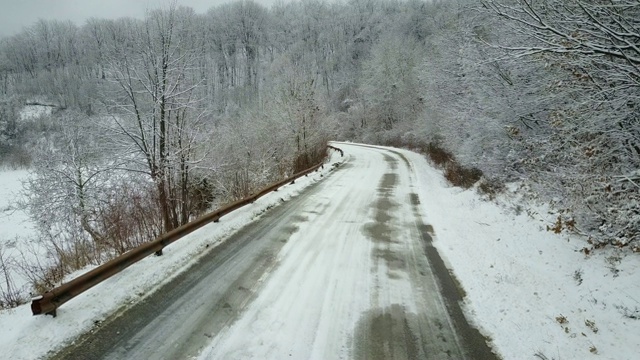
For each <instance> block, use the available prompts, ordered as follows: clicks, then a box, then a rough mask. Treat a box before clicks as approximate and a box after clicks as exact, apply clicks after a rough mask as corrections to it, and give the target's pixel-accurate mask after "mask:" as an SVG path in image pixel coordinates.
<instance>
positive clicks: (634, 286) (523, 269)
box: [396, 150, 640, 360]
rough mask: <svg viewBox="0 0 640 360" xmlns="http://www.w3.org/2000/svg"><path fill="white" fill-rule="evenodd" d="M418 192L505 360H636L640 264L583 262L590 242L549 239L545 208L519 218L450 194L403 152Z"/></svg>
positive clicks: (611, 255)
mask: <svg viewBox="0 0 640 360" xmlns="http://www.w3.org/2000/svg"><path fill="white" fill-rule="evenodd" d="M396 151H401V152H402V153H403V154H404V155H405V157H407V158H408V159H409V160H410V161H411V163H412V164H413V167H414V169H415V172H416V176H417V177H418V183H419V184H420V189H419V196H420V200H421V205H422V209H423V217H424V219H423V220H424V221H425V223H427V224H431V225H433V228H434V232H435V237H434V241H435V245H436V247H437V249H438V251H439V252H440V254H441V256H442V257H443V258H444V259H445V261H447V262H448V267H449V268H450V269H453V273H454V274H455V275H456V277H457V278H458V280H459V281H460V282H461V284H462V286H463V287H464V289H465V290H466V293H467V297H466V301H465V308H466V309H465V310H466V313H467V315H468V316H467V317H468V318H469V319H470V321H473V322H475V323H476V325H477V326H479V327H480V328H481V329H482V331H483V333H484V334H485V335H487V336H489V337H490V338H491V339H492V340H493V344H494V347H495V348H497V350H498V351H499V353H500V354H501V355H502V356H503V357H504V358H505V359H533V358H541V359H586V358H594V359H595V358H597V359H629V360H631V359H637V358H638V354H640V283H639V282H638V271H639V270H640V257H638V256H635V255H633V254H629V252H628V251H627V252H626V254H625V253H622V252H618V251H616V250H614V249H605V250H600V251H596V252H595V253H592V254H591V255H590V256H588V257H585V255H584V253H581V252H580V250H581V249H582V248H583V247H584V246H585V241H584V240H583V239H579V238H577V237H575V236H570V235H567V234H561V235H557V234H554V233H552V232H548V231H547V230H546V226H547V225H552V221H553V218H554V217H553V215H552V214H549V213H548V212H547V211H546V210H545V208H544V207H542V206H540V207H538V208H534V209H530V210H529V211H521V210H520V207H518V206H517V204H515V203H514V202H513V201H512V199H513V197H514V196H513V195H514V194H513V193H511V194H505V195H504V196H502V197H501V198H499V199H498V201H497V202H489V201H484V200H482V199H481V198H480V196H479V195H478V193H477V192H476V191H475V190H473V189H471V190H462V189H459V188H452V187H450V186H449V185H448V184H447V183H446V182H445V180H444V179H443V176H442V173H441V171H439V170H435V169H434V168H432V167H431V166H429V164H428V163H427V161H426V160H425V158H424V157H422V156H421V155H419V154H416V153H412V152H409V151H404V150H396Z"/></svg>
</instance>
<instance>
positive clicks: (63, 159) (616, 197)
mask: <svg viewBox="0 0 640 360" xmlns="http://www.w3.org/2000/svg"><path fill="white" fill-rule="evenodd" d="M32 103H39V104H45V105H50V106H52V107H53V108H54V111H53V113H52V115H50V116H40V117H29V118H21V117H20V116H19V114H20V112H21V109H23V107H24V106H25V104H32ZM639 109H640V2H639V1H637V0H619V1H607V0H588V1H587V0H583V1H561V0H541V1H531V0H483V1H472V0H450V1H432V2H426V1H419V0H409V1H387V0H349V1H345V2H332V3H328V2H323V1H316V0H304V1H298V2H291V3H278V4H276V5H273V6H272V7H270V8H267V7H264V6H262V5H260V4H258V3H255V2H253V1H236V2H231V3H229V4H226V5H222V6H219V7H214V8H212V9H210V10H209V12H207V13H206V14H196V13H195V12H194V11H193V10H192V9H190V8H185V7H180V6H176V5H173V6H169V7H167V8H164V9H156V10H150V11H149V12H148V14H147V16H146V17H145V18H144V19H142V20H139V19H130V18H124V19H118V20H104V19H91V20H89V21H87V22H86V23H85V24H83V25H81V26H76V25H74V24H73V23H70V22H63V21H52V20H40V21H38V22H37V23H35V24H32V25H30V26H28V27H26V28H25V29H24V31H22V32H21V33H19V34H17V35H15V36H12V37H9V38H4V39H0V157H1V159H2V163H3V165H5V166H13V167H28V168H30V169H32V172H33V176H32V178H31V180H30V181H29V183H28V184H26V185H27V186H26V189H27V190H28V194H29V198H28V199H27V201H26V202H25V204H24V205H25V206H27V208H28V209H29V211H30V213H31V214H32V215H33V219H34V221H35V222H36V224H37V226H38V231H39V233H40V239H39V240H38V241H40V242H42V244H41V245H42V246H44V247H45V248H46V249H48V252H49V255H50V257H49V258H48V259H49V260H47V261H45V260H44V259H43V261H42V262H41V264H37V265H29V266H33V268H31V270H34V269H39V270H44V269H45V268H48V266H49V264H50V262H51V261H54V263H55V265H56V266H55V267H54V268H52V269H53V270H49V273H47V275H46V276H41V278H37V276H35V275H33V279H32V280H33V282H34V283H36V284H39V285H40V286H41V287H44V288H46V287H49V286H51V285H53V283H54V282H55V281H59V280H60V278H61V276H62V275H63V274H64V273H67V272H69V271H72V270H75V269H78V268H82V267H83V266H85V265H87V264H96V263H100V262H102V261H104V260H105V259H107V258H109V257H112V256H114V255H117V254H119V253H122V252H124V251H127V250H128V249H129V248H131V247H132V246H135V245H137V244H139V243H141V242H143V241H147V240H149V239H151V238H153V237H155V236H157V235H158V234H160V233H162V232H164V231H167V230H170V229H172V228H175V227H177V226H179V225H181V224H184V223H186V222H187V221H189V219H191V218H193V216H196V215H198V214H200V213H202V212H203V211H205V210H206V209H208V208H210V207H211V206H215V205H217V204H220V203H224V202H227V201H229V200H232V199H234V198H238V197H242V196H244V195H247V194H249V193H251V192H252V191H254V190H255V189H256V188H259V187H260V186H263V185H264V184H267V183H270V182H273V181H275V180H278V179H281V178H282V177H284V176H286V175H288V174H291V173H293V172H295V171H297V170H300V169H303V168H306V167H308V166H310V165H312V164H314V163H317V162H318V161H320V159H322V158H323V156H324V155H325V145H326V143H327V141H328V140H330V139H338V140H352V141H362V142H368V143H376V144H389V145H396V146H405V147H410V148H414V149H420V150H423V151H425V152H427V153H431V154H432V155H434V154H436V155H437V154H440V155H441V156H444V157H446V158H447V159H448V160H450V161H448V162H447V163H446V164H445V171H446V170H447V169H449V168H448V167H449V166H450V164H449V163H451V164H454V165H455V166H458V167H461V168H464V169H471V170H472V171H470V173H471V174H472V175H473V176H474V177H479V176H480V175H481V174H482V175H483V176H482V178H481V180H480V184H481V185H480V188H482V189H484V191H485V192H494V191H499V189H500V187H501V185H502V184H504V183H507V182H519V183H521V184H523V188H522V191H529V192H531V194H535V196H539V197H540V199H542V200H544V201H550V202H552V203H553V204H554V206H555V207H556V209H559V210H560V211H561V214H562V215H561V216H560V217H559V219H558V223H557V224H556V226H555V227H554V230H556V231H560V230H563V229H567V230H572V231H576V232H579V233H582V234H584V235H585V236H588V237H589V239H590V240H589V241H590V242H591V243H592V244H594V245H598V246H599V244H614V245H618V246H626V245H631V246H630V248H633V247H634V246H637V245H638V243H640V241H639V240H638V238H639V237H640V235H638V231H639V229H640V206H639V201H640V193H639V190H640V170H639V169H640V120H639V116H640V110H639ZM436 158H437V156H436ZM436 162H439V161H437V159H436ZM449 170H450V169H449ZM462 176H464V173H463V175H462ZM474 180H475V179H474ZM472 183H473V182H472ZM23 266H24V267H28V266H26V265H23ZM31 273H32V274H35V273H36V271H31ZM40 273H46V272H40Z"/></svg>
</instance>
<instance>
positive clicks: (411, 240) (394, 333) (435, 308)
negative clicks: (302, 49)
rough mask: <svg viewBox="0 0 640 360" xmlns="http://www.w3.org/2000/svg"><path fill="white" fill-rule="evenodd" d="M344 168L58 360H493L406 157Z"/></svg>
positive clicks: (352, 158) (356, 161)
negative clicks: (435, 241) (426, 219)
mask: <svg viewBox="0 0 640 360" xmlns="http://www.w3.org/2000/svg"><path fill="white" fill-rule="evenodd" d="M340 146H341V148H343V149H344V150H345V154H346V155H345V156H347V157H348V160H347V162H346V163H345V164H344V165H343V166H341V167H340V168H339V169H338V170H337V171H334V172H333V173H332V175H331V176H329V177H328V178H326V179H325V180H324V181H322V182H320V183H316V184H315V185H312V186H311V187H310V188H308V189H307V190H306V191H305V192H304V193H303V194H301V195H299V196H298V197H296V198H294V199H292V200H291V201H289V202H288V203H285V204H283V205H281V206H279V207H277V208H275V209H273V210H271V211H269V212H268V213H267V214H265V215H264V216H263V217H262V218H261V219H259V220H258V221H256V222H254V223H252V224H250V225H248V226H247V227H245V228H243V229H242V230H241V231H239V232H238V233H236V234H235V235H233V236H231V237H230V238H229V239H228V240H227V241H225V242H224V243H223V244H222V245H220V246H218V247H216V248H214V249H212V250H211V252H210V253H209V254H207V255H206V256H205V257H203V258H202V259H201V260H200V261H198V263H196V264H195V265H194V266H192V267H191V268H190V269H189V270H188V271H186V272H184V273H183V274H181V275H179V276H178V277H176V278H175V279H174V280H172V281H171V282H170V283H168V284H167V285H165V286H163V287H162V288H161V289H159V290H158V292H157V293H156V294H154V295H153V296H149V297H147V298H146V299H145V300H144V301H142V302H140V303H138V304H136V305H133V306H131V307H129V308H127V309H123V311H122V312H121V313H120V314H118V315H114V316H113V317H112V318H110V319H108V320H106V321H105V322H103V323H102V324H100V325H99V326H97V327H96V329H95V330H94V331H93V332H92V333H91V334H87V335H85V336H84V337H83V338H82V339H80V340H78V341H76V344H75V345H73V346H71V347H69V348H68V349H65V350H64V351H63V352H61V353H60V354H57V355H56V357H55V358H58V359H87V358H91V359H100V358H103V359H133V358H144V359H185V358H193V357H200V358H202V359H251V358H255V359H265V358H266V359H283V358H291V359H463V358H468V359H492V358H495V356H494V355H493V353H492V352H491V350H490V349H489V347H488V346H487V345H486V342H485V340H484V338H483V337H482V336H481V335H480V333H479V332H478V331H477V330H475V329H473V328H472V327H470V326H469V324H468V322H467V321H466V319H465V318H464V315H463V312H462V310H461V309H460V304H459V302H460V300H461V295H460V293H459V292H458V288H457V287H456V284H455V281H454V280H453V279H452V278H451V276H450V274H449V272H448V270H447V268H446V267H445V266H444V263H443V262H442V259H440V257H439V256H438V253H437V251H436V250H435V248H434V247H433V246H432V245H431V233H432V231H433V229H432V228H430V226H429V225H426V224H424V223H423V222H422V216H421V214H420V211H421V210H420V199H419V198H418V196H417V195H416V193H417V191H415V186H416V181H415V176H414V175H413V173H412V167H411V163H410V162H409V161H408V160H407V159H406V158H405V157H404V156H402V154H401V153H399V152H395V151H391V150H382V149H378V148H371V147H361V146H355V145H349V144H341V145H340Z"/></svg>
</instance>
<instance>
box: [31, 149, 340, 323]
mask: <svg viewBox="0 0 640 360" xmlns="http://www.w3.org/2000/svg"><path fill="white" fill-rule="evenodd" d="M329 148H331V149H334V150H336V151H339V152H340V155H341V156H343V152H342V150H340V149H338V148H335V147H332V146H329ZM323 166H324V164H322V163H320V164H318V165H316V166H314V167H311V168H309V169H306V170H303V171H301V172H299V173H297V174H294V175H292V176H290V177H289V178H287V179H284V180H282V181H279V182H277V183H275V184H272V185H269V186H267V187H265V188H263V189H262V190H260V191H258V192H257V193H255V194H254V195H251V196H248V197H246V198H244V199H240V200H237V201H234V202H232V203H230V204H228V205H226V206H223V207H222V208H220V209H218V210H216V211H213V212H211V213H208V214H205V215H203V216H201V217H199V218H197V219H195V220H193V221H191V222H189V223H187V224H185V225H182V226H180V227H178V228H176V229H173V230H171V231H169V232H168V233H165V234H163V235H160V237H158V238H156V239H155V240H153V241H150V242H147V243H144V244H142V245H140V246H138V247H136V248H134V249H132V250H129V251H128V252H126V253H124V254H122V255H120V256H118V257H116V258H114V259H112V260H109V261H107V262H106V263H104V264H102V265H100V266H98V267H97V268H95V269H93V270H91V271H89V272H87V273H85V274H83V275H80V276H79V277H77V278H75V279H73V280H71V281H69V282H67V283H64V284H62V285H60V286H58V287H56V288H54V289H52V290H49V291H47V292H45V293H44V294H42V295H40V296H38V297H35V298H33V299H32V300H31V312H32V313H33V315H40V314H47V315H53V316H54V317H55V316H56V310H57V309H58V307H60V306H61V305H62V304H64V303H66V302H67V301H69V300H71V299H73V298H74V297H76V296H78V295H80V294H81V293H83V292H85V291H87V290H89V289H90V288H92V287H94V286H95V285H97V284H99V283H100V282H102V281H104V280H106V279H108V278H110V277H111V276H113V275H115V274H117V273H119V272H120V271H122V270H124V269H126V268H127V267H129V266H131V265H132V264H134V263H136V262H137V261H139V260H141V259H143V258H145V257H147V256H149V255H151V254H154V253H155V254H158V255H161V254H162V249H163V248H165V247H166V246H168V245H169V244H171V243H173V242H175V241H176V240H178V239H180V238H182V237H183V236H185V235H187V234H189V233H191V232H193V231H195V230H197V229H199V228H201V227H203V226H204V225H206V224H208V223H210V222H218V220H220V218H221V217H222V216H224V215H226V214H228V213H230V212H232V211H234V210H237V209H239V208H241V207H243V206H245V205H247V204H251V203H253V202H255V201H256V200H257V199H259V198H260V197H262V196H264V195H266V194H268V193H270V192H272V191H275V190H277V189H278V188H280V187H281V186H283V185H285V184H288V183H293V182H294V181H295V180H296V179H297V178H299V177H302V176H306V175H308V174H309V173H312V172H314V171H316V170H318V169H319V168H321V167H323Z"/></svg>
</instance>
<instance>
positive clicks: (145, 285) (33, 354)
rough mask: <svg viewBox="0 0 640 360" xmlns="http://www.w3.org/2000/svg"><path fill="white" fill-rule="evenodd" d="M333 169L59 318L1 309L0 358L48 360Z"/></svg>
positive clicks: (105, 287) (230, 219) (207, 231)
mask: <svg viewBox="0 0 640 360" xmlns="http://www.w3.org/2000/svg"><path fill="white" fill-rule="evenodd" d="M331 153H332V157H331V158H330V159H329V161H328V164H331V163H334V162H338V161H341V158H340V156H339V155H337V154H336V153H335V152H333V151H332V152H331ZM330 170H331V166H328V165H325V166H324V169H322V170H321V171H320V172H319V173H313V174H312V175H310V176H308V177H302V178H301V179H299V180H297V181H296V182H295V184H293V185H286V186H285V187H283V188H281V189H279V190H278V192H274V193H270V194H268V195H266V196H264V197H262V198H260V199H259V200H258V201H256V202H255V203H254V204H251V205H249V206H245V207H243V208H241V209H239V210H237V211H235V212H233V213H231V214H228V215H226V216H224V217H223V218H222V219H221V220H220V222H219V223H211V224H209V225H206V226H204V227H203V228H201V229H199V230H198V231H196V232H194V233H192V234H190V235H188V236H186V237H184V238H183V239H181V240H179V241H177V242H175V243H173V244H172V245H170V246H168V247H166V248H165V249H164V251H163V256H160V257H156V256H150V257H147V258H145V259H143V260H141V261H139V262H138V263H136V264H134V265H132V266H131V267H129V268H127V269H125V270H124V271H122V272H121V273H119V274H118V275H116V276H114V277H112V278H110V279H108V280H106V281H104V282H102V283H101V284H99V285H98V286H95V287H94V288H92V289H90V290H88V291H87V292H85V293H83V294H81V295H80V296H78V297H77V298H75V299H73V300H71V301H69V302H68V303H66V304H64V306H62V307H61V308H59V309H58V317H57V318H53V317H51V316H32V315H31V308H30V304H25V305H22V306H19V307H17V308H14V309H10V310H0V349H2V350H1V351H0V359H12V360H18V359H40V358H45V357H46V356H47V354H50V352H51V351H54V350H57V349H60V348H61V347H63V346H65V345H68V344H69V342H70V341H71V340H72V339H74V338H76V337H78V336H79V335H81V334H83V333H85V332H87V331H89V330H91V328H92V327H93V326H94V325H95V324H96V323H99V322H100V321H101V320H103V319H105V318H106V317H107V316H109V315H111V314H112V313H114V311H116V310H118V309H119V308H121V307H122V306H123V305H126V304H129V303H134V302H136V301H139V300H140V299H142V298H144V297H145V296H146V295H148V294H150V293H152V292H153V291H154V289H156V288H158V287H159V286H161V285H162V284H164V283H166V282H167V281H169V280H170V279H171V278H173V277H174V276H176V275H177V274H178V273H179V272H180V271H181V270H184V269H186V268H188V266H189V265H190V264H192V263H193V262H195V261H197V259H198V258H199V257H200V256H201V255H202V253H203V252H204V250H205V248H208V247H211V246H215V245H216V244H218V243H220V242H221V241H222V240H224V239H225V238H227V237H228V236H229V235H230V234H231V233H233V232H235V231H237V230H239V229H240V228H242V227H243V226H244V225H246V224H247V223H249V222H251V221H253V220H255V219H257V218H258V217H259V216H260V215H261V214H262V213H264V212H265V211H266V210H267V209H268V208H271V207H273V206H277V205H279V204H281V203H282V200H285V201H286V200H287V199H290V198H292V197H294V196H296V195H297V194H299V193H300V192H301V191H302V190H303V189H304V188H305V187H307V186H309V185H311V184H313V183H315V182H317V181H320V180H321V179H322V178H323V176H326V175H327V174H328V173H329V171H330ZM24 175H25V174H19V173H16V174H13V175H12V177H9V176H8V175H7V176H5V177H3V178H2V180H3V183H2V184H3V185H2V187H3V188H8V187H9V184H14V183H12V182H11V181H9V180H10V179H11V178H13V177H15V178H16V181H17V183H19V181H18V180H19V179H20V178H22V177H23V176H24ZM321 175H322V176H321ZM5 180H6V181H7V182H6V184H7V185H6V186H5V183H4V181H5ZM14 185H15V184H14ZM12 186H13V185H12ZM10 193H11V192H10ZM22 226H23V225H21V224H20V223H19V222H15V221H13V220H12V221H11V222H10V223H8V224H7V229H9V230H7V231H14V232H16V233H20V231H21V230H20V228H21V227H22ZM88 270H90V269H89V268H87V269H85V270H83V271H78V272H77V273H74V274H71V275H69V276H67V279H72V278H74V277H77V276H78V275H80V274H82V273H84V272H86V271H88Z"/></svg>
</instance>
